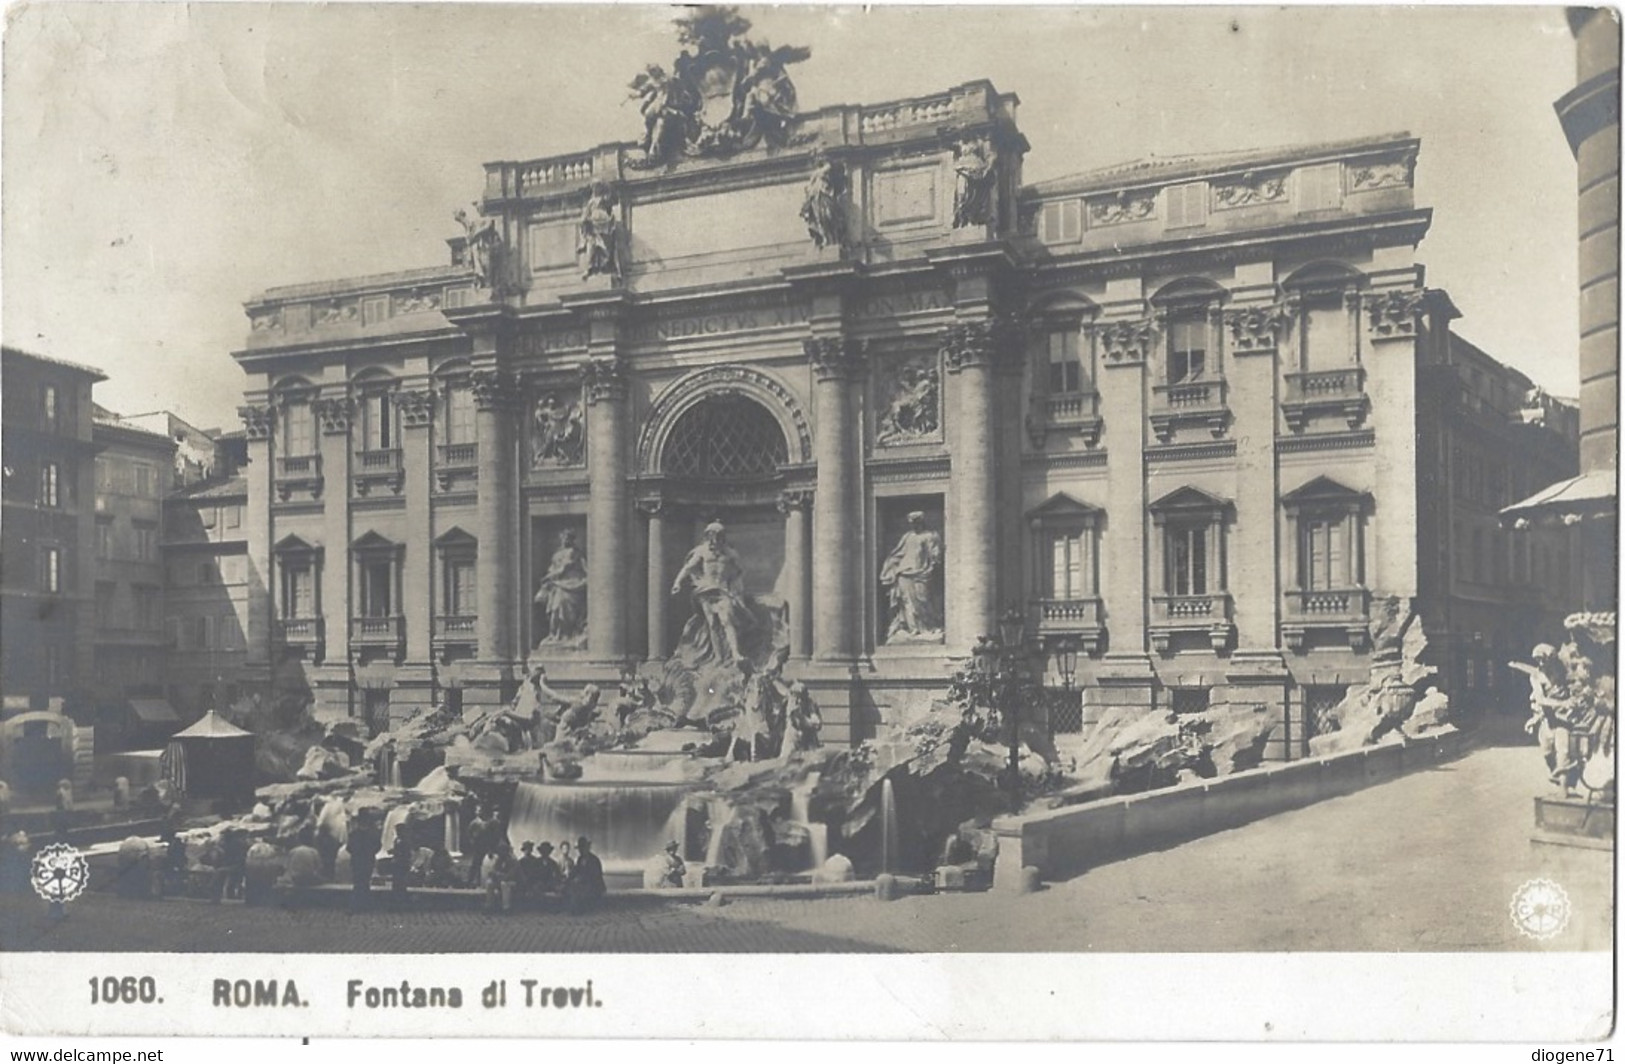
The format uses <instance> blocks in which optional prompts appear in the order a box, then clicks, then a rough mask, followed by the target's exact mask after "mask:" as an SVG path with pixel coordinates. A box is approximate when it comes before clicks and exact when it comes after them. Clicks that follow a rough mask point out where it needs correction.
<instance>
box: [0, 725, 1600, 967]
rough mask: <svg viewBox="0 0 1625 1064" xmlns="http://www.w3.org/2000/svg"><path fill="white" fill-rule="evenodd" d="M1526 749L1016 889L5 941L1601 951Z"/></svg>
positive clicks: (90, 925)
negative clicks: (1527, 929) (1537, 926)
mask: <svg viewBox="0 0 1625 1064" xmlns="http://www.w3.org/2000/svg"><path fill="white" fill-rule="evenodd" d="M1542 781H1543V768H1542V766H1541V765H1540V761H1539V756H1538V754H1537V752H1536V751H1535V749H1534V747H1533V746H1522V747H1489V748H1484V749H1478V750H1474V751H1472V752H1471V753H1469V754H1468V755H1467V756H1465V757H1464V758H1462V759H1460V760H1458V761H1455V762H1452V763H1449V764H1446V765H1442V766H1440V767H1438V768H1435V769H1431V770H1428V771H1425V772H1421V773H1418V774H1414V775H1411V776H1407V777H1405V778H1403V779H1399V780H1396V781H1394V782H1391V783H1388V784H1384V785H1382V786H1379V787H1376V788H1373V789H1369V790H1366V791H1362V792H1360V793H1358V794H1353V795H1349V796H1346V797H1343V798H1336V799H1332V800H1330V801H1326V802H1322V803H1320V804H1318V805H1314V806H1310V807H1308V808H1306V809H1301V810H1297V811H1295V812H1291V813H1285V814H1281V815H1279V816H1276V817H1273V818H1270V819H1268V820H1264V821H1260V822H1258V823H1254V824H1250V825H1247V826H1245V827H1242V828H1238V829H1235V830H1232V831H1227V832H1223V833H1220V834H1217V835H1212V836H1209V837H1207V838H1204V839H1199V840H1196V841H1194V842H1190V843H1186V844H1184V845H1181V846H1177V847H1174V848H1172V849H1168V850H1165V851H1162V852H1158V853H1151V854H1146V855H1143V856H1140V857H1136V858H1132V859H1129V860H1125V861H1119V862H1116V863H1114V864H1109V865H1105V866H1103V867H1100V868H1097V869H1094V870H1092V871H1090V872H1088V873H1086V874H1084V875H1082V876H1079V877H1077V878H1075V879H1071V880H1068V881H1066V882H1062V883H1057V884H1053V885H1051V886H1050V887H1049V888H1048V889H1046V890H1044V891H1042V892H1041V893H1038V894H1034V895H1029V896H1025V897H1015V896H1010V895H999V894H979V895H960V896H938V897H913V898H906V899H903V900H901V901H897V902H894V903H890V904H882V903H880V902H876V901H874V900H872V899H869V898H844V899H824V900H778V899H754V900H747V901H739V902H735V903H732V904H730V905H727V906H725V907H723V908H719V909H713V908H708V907H704V906H698V905H690V904H662V903H658V902H640V903H637V904H635V905H630V904H629V905H626V906H624V907H612V908H610V909H607V910H605V911H601V912H598V913H595V914H592V915H589V916H584V917H570V916H563V915H535V916H532V915H509V916H497V915H485V914H481V913H473V912H443V913H425V914H412V915H410V916H407V917H402V916H396V915H392V914H388V913H371V914H364V915H361V916H350V915H348V914H346V913H343V912H335V911H328V910H300V911H295V912H283V911H276V910H261V909H255V910H248V909H243V908H242V907H240V906H236V905H229V904H228V905H225V906H211V905H208V904H207V903H201V902H192V901H170V902H150V903H139V902H126V901H121V900H119V899H117V898H112V897H108V896H106V895H96V896H91V897H87V898H85V899H81V900H80V901H78V902H75V903H74V904H73V906H72V908H71V909H70V913H69V917H68V919H67V920H65V921H63V922H61V923H60V924H57V925H55V926H52V925H50V924H49V922H48V921H47V920H45V918H44V914H43V906H42V905H39V904H37V903H34V902H32V901H30V902H28V903H19V902H17V901H7V902H5V903H4V904H3V906H0V946H3V947H4V948H5V949H8V950H35V949H44V950H153V949H158V950H179V951H194V950H195V951H255V952H272V953H281V952H299V951H308V950H325V951H335V952H354V953H403V952H414V953H415V952H443V951H444V952H462V951H469V952H504V953H508V952H527V953H528V952H580V951H605V952H610V951H635V952H733V951H757V952H880V951H893V950H907V951H967V952H988V951H1008V950H1020V951H1027V950H1065V951H1086V950H1095V951H1114V952H1117V951H1127V952H1134V951H1155V952H1173V951H1195V952H1222V951H1234V950H1351V951H1360V950H1382V951H1390V950H1393V951H1400V950H1423V951H1430V950H1443V951H1457V950H1509V949H1514V950H1515V949H1553V950H1576V949H1607V948H1610V946H1611V942H1612V931H1611V929H1612V919H1613V911H1612V879H1611V877H1612V855H1611V854H1609V853H1606V852H1598V851H1591V850H1579V849H1570V848H1558V847H1549V846H1534V845H1532V844H1531V843H1530V842H1529V841H1528V834H1529V824H1530V816H1531V809H1530V796H1531V795H1532V794H1533V793H1534V791H1535V790H1536V789H1537V788H1538V787H1539V786H1540V784H1541V783H1542ZM1536 877H1545V878H1548V879H1552V880H1555V881H1556V882H1558V883H1559V884H1560V885H1562V886H1563V887H1564V888H1565V889H1566V890H1567V892H1568V894H1569V897H1570V899H1571V900H1572V902H1573V905H1574V913H1573V916H1572V918H1571V920H1570V923H1569V926H1568V928H1567V929H1566V930H1565V931H1564V932H1563V933H1561V934H1560V935H1558V936H1557V937H1555V938H1553V939H1551V940H1548V941H1545V942H1537V941H1535V940H1533V939H1530V938H1526V937H1524V936H1522V935H1520V934H1519V933H1518V931H1517V930H1516V928H1515V927H1514V926H1513V924H1512V921H1511V918H1510V915H1509V909H1508V906H1509V903H1510V901H1511V898H1512V895H1513V892H1514V891H1515V890H1516V889H1517V888H1518V886H1519V885H1520V884H1522V883H1524V882H1525V881H1527V880H1529V879H1533V878H1536Z"/></svg>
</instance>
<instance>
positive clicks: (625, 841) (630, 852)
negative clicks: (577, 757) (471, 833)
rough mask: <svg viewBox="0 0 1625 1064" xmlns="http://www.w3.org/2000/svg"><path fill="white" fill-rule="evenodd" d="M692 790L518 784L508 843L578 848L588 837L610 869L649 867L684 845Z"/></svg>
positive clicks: (631, 784)
mask: <svg viewBox="0 0 1625 1064" xmlns="http://www.w3.org/2000/svg"><path fill="white" fill-rule="evenodd" d="M687 794H688V788H686V787H684V786H683V785H681V784H678V783H647V782H641V781H634V780H626V779H622V780H618V781H613V782H609V781H606V782H599V783H524V782H521V783H519V784H517V786H516V788H515V790H514V796H513V809H512V811H511V812H510V813H509V815H508V841H509V843H510V844H512V846H513V848H514V849H515V850H518V849H519V848H520V847H521V846H522V845H523V844H524V843H526V842H535V843H542V842H551V843H553V844H554V845H558V844H559V843H560V842H570V843H571V844H572V845H573V844H574V842H575V840H576V838H577V837H578V836H581V835H585V836H587V837H588V838H590V839H591V840H592V847H593V851H594V852H595V853H597V854H598V856H599V857H600V859H602V860H603V861H604V862H605V864H617V865H622V864H629V863H637V862H642V861H647V860H648V859H649V858H650V857H653V856H654V855H655V854H657V853H659V852H660V851H661V850H662V849H663V848H664V847H665V845H666V843H668V842H670V841H671V840H672V839H676V840H678V841H679V842H681V841H682V840H683V837H684V834H685V828H686V821H685V819H684V817H685V816H686V814H687V807H686V804H685V802H684V799H685V797H686V796H687Z"/></svg>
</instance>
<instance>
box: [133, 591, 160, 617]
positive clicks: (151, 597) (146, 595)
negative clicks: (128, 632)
mask: <svg viewBox="0 0 1625 1064" xmlns="http://www.w3.org/2000/svg"><path fill="white" fill-rule="evenodd" d="M157 624H158V589H157V588H155V587H147V586H144V585H143V586H137V587H136V588H135V626H136V627H137V628H154V627H156V626H157Z"/></svg>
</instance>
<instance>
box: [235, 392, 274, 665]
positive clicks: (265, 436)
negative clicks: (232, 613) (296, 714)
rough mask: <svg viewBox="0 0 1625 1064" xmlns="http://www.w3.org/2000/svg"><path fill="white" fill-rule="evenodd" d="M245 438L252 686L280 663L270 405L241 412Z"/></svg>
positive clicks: (247, 656) (247, 626)
mask: <svg viewBox="0 0 1625 1064" xmlns="http://www.w3.org/2000/svg"><path fill="white" fill-rule="evenodd" d="M237 413H238V415H239V416H240V417H241V418H242V421H243V430H244V435H245V436H246V437H247V449H248V465H247V466H246V467H244V469H243V476H244V479H245V481H246V487H247V492H248V505H247V506H246V507H245V508H244V511H245V512H244V514H243V524H244V531H245V536H244V538H245V539H246V540H247V541H248V568H249V573H248V603H247V608H246V611H245V614H244V618H243V624H244V630H243V638H244V640H245V641H246V643H247V653H246V654H245V655H244V665H243V670H244V675H245V677H246V678H247V679H249V681H250V682H254V681H256V680H257V681H259V682H268V681H269V680H270V678H271V665H272V662H274V661H275V660H276V657H275V648H274V646H273V642H274V636H275V633H276V629H275V625H274V620H273V615H272V604H273V602H274V594H275V593H274V590H273V589H274V588H275V587H276V580H277V576H276V574H275V573H274V572H273V571H272V566H271V543H272V539H271V535H272V527H273V525H272V519H271V481H272V465H273V462H274V460H273V458H272V442H273V441H272V424H273V422H274V420H275V418H274V410H273V408H272V406H271V405H270V404H269V403H266V402H259V403H250V404H249V405H246V406H241V407H238V408H237Z"/></svg>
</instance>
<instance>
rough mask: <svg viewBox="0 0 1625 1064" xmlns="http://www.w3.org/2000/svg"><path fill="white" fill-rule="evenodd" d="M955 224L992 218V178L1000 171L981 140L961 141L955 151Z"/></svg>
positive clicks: (966, 223)
mask: <svg viewBox="0 0 1625 1064" xmlns="http://www.w3.org/2000/svg"><path fill="white" fill-rule="evenodd" d="M954 174H955V175H956V176H957V182H956V184H955V188H954V228H955V229H962V228H964V227H965V226H967V225H986V224H987V223H988V222H990V221H992V220H993V182H994V180H995V179H996V178H997V176H998V172H997V171H996V170H994V169H993V163H992V162H991V161H990V160H989V159H988V157H987V146H986V145H985V144H984V143H983V142H982V141H980V140H973V141H970V142H968V143H966V144H961V145H960V146H959V147H958V149H956V150H955V152H954Z"/></svg>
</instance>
